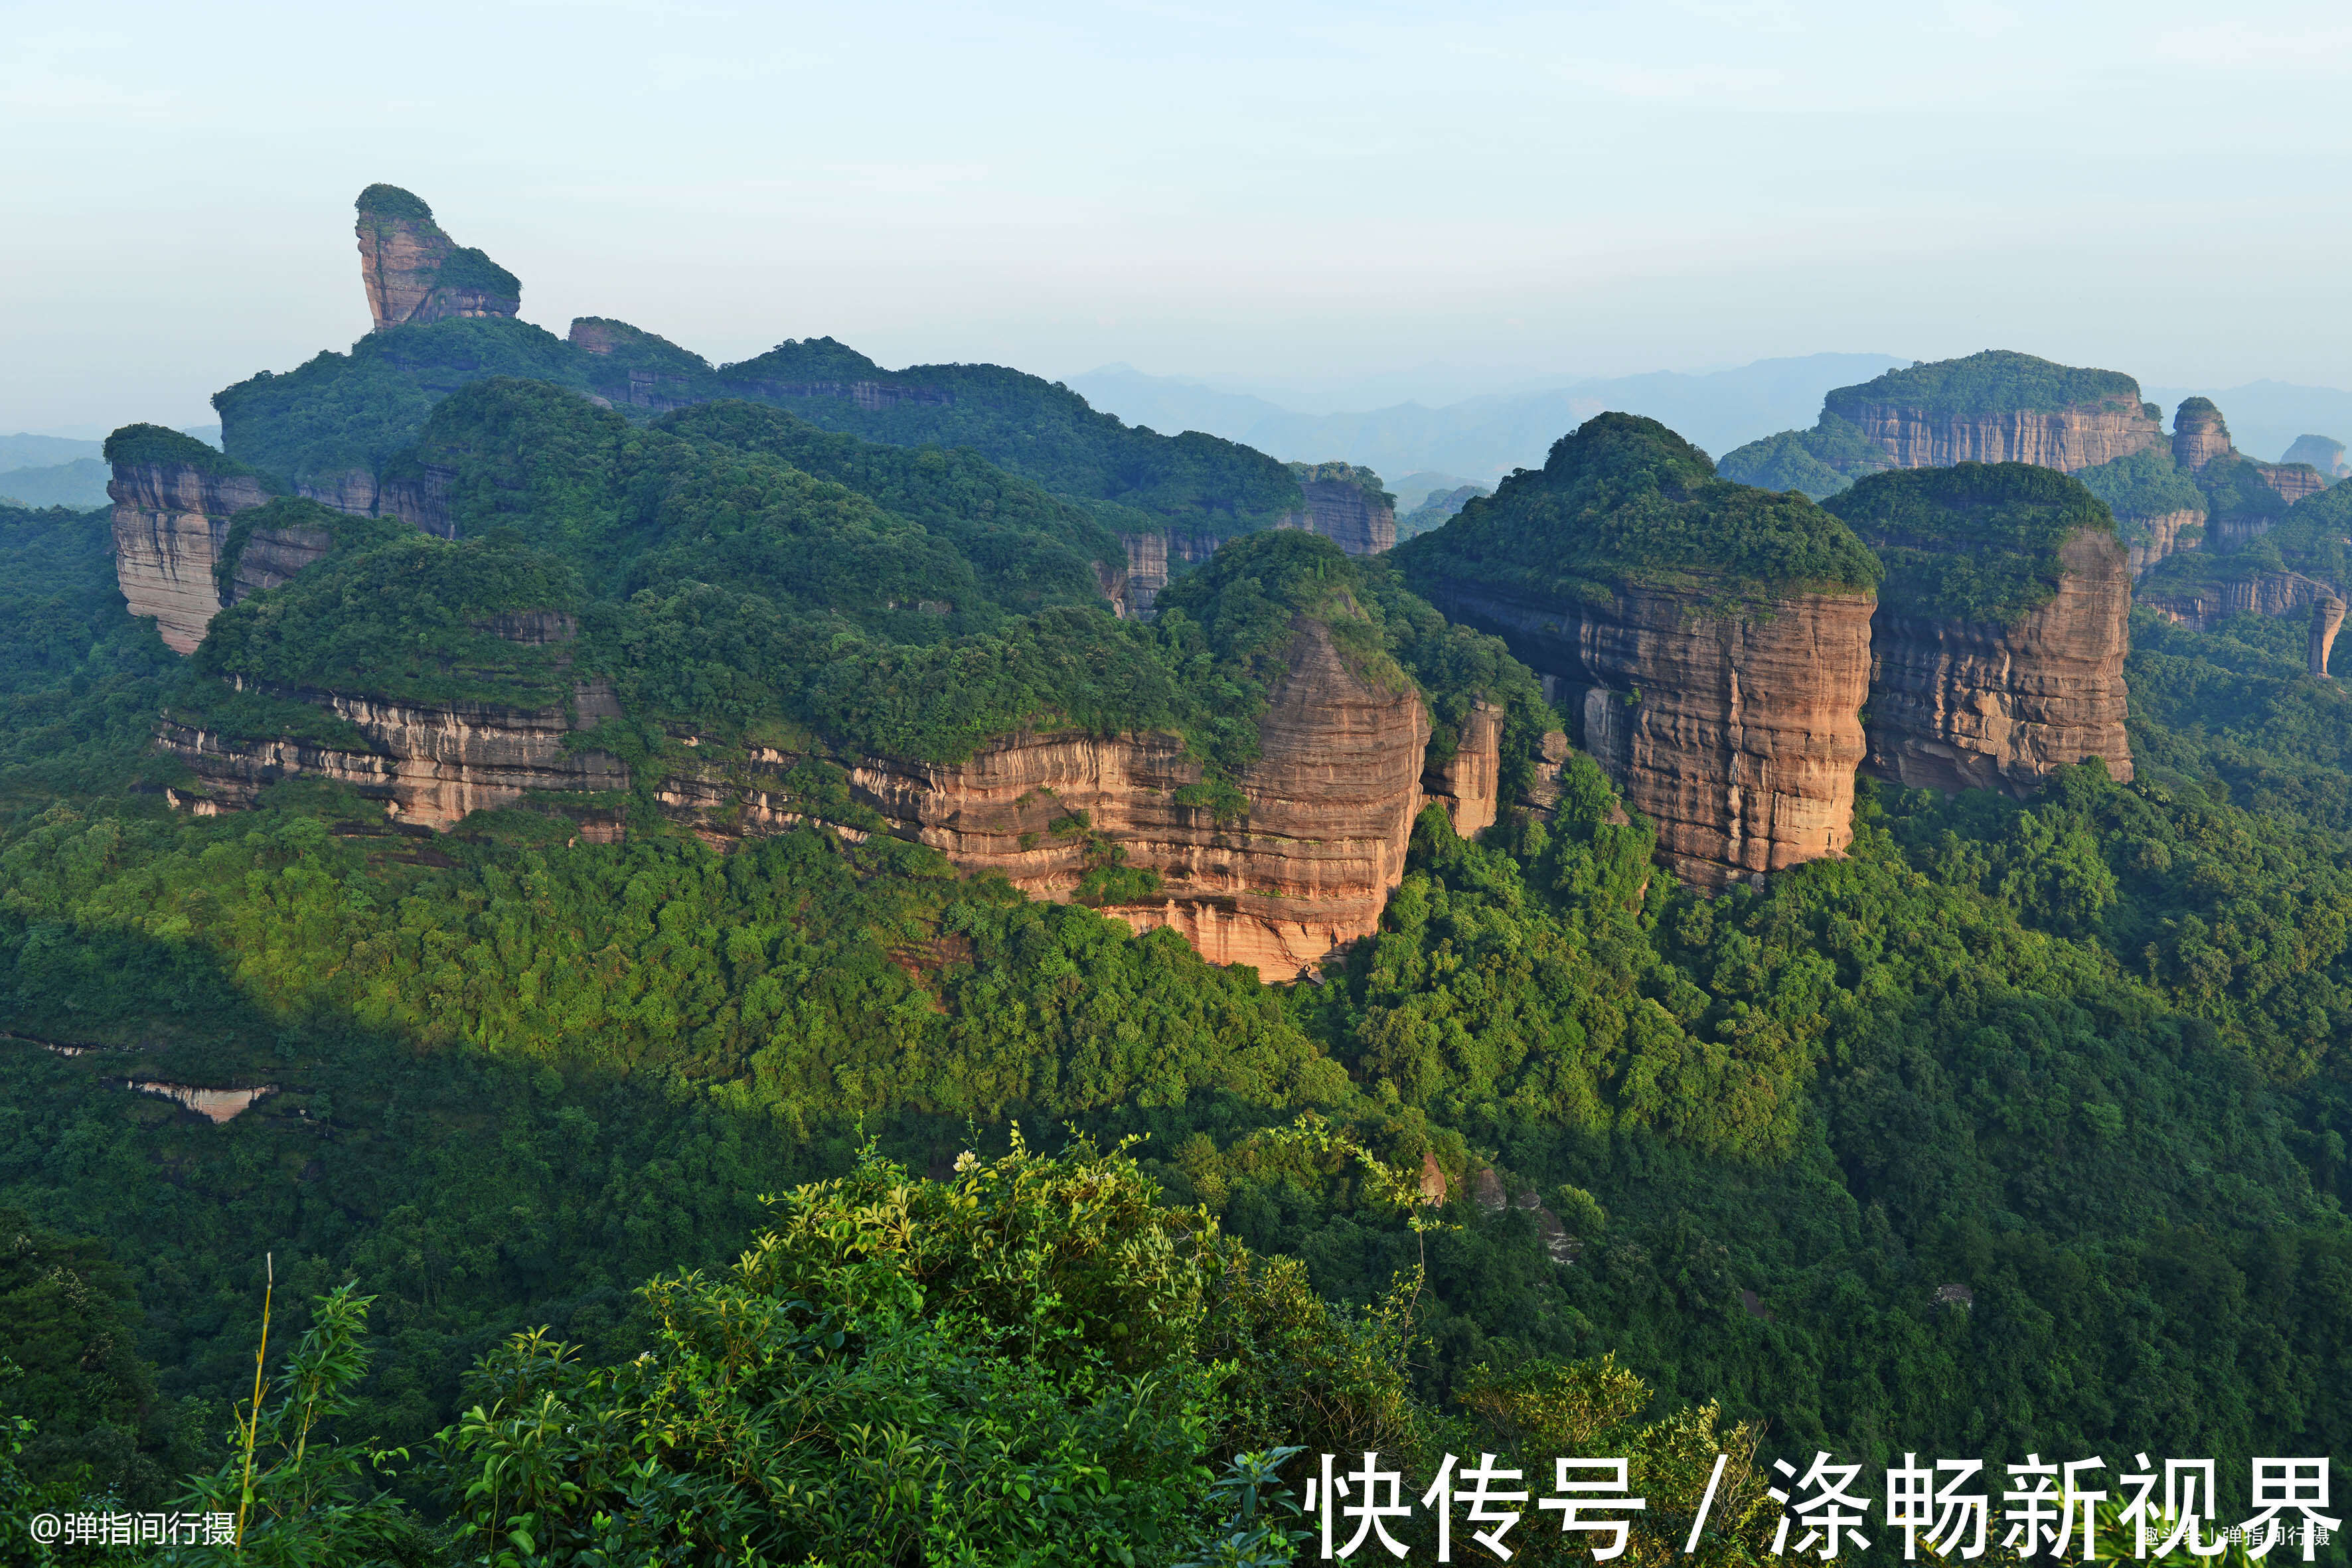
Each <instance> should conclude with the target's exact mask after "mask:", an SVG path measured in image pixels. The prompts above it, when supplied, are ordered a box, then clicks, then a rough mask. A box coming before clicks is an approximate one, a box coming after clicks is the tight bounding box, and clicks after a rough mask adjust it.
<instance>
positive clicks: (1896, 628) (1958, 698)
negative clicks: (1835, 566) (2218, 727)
mask: <svg viewBox="0 0 2352 1568" xmlns="http://www.w3.org/2000/svg"><path fill="white" fill-rule="evenodd" d="M2060 559H2061V561H2062V562H2063V565H2064V569H2065V570H2064V575H2063V576H2062V577H2061V578H2060V580H2059V585H2058V595H2057V597H2056V598H2055V599H2053V600H2052V601H2051V602H2050V603H2049V604H2048V605H2044V606H2042V608H2040V609H2037V610H2034V611H2032V612H2031V613H2030V614H2028V615H2026V616H2022V617H2021V618H2020V619H2018V620H2016V621H2014V622H2011V623H2010V624H2008V625H2006V626H2003V625H2000V624H1996V623H1987V622H1983V621H1974V620H1965V619H1946V618H1937V617H1929V616H1904V615H1898V614H1895V613H1892V612H1890V611H1889V610H1887V609H1885V608H1884V607H1882V608H1881V609H1880V611H1879V612H1878V615H1877V616H1876V617H1875V618H1874V622H1873V625H1872V627H1871V679H1870V727H1869V742H1870V754H1869V759H1868V763H1867V765H1868V766H1869V768H1870V770H1871V771H1872V772H1873V773H1878V774H1880V775H1882V776H1884V777H1886V778H1890V779H1893V780H1895V782H1897V783H1899V784H1908V785H1910V786H1912V787H1914V788H1928V789H1940V790H1948V791H1949V790H1961V789H2006V790H2008V791H2009V792H2010V793H2011V794H2013V795H2027V794H2031V793H2032V791H2033V790H2035V789H2037V788H2039V787H2040V786H2041V784H2042V780H2043V779H2044V778H2046V777H2047V776H2048V775H2049V773H2050V772H2051V771H2052V770H2053V769H2054V768H2056V767H2058V766H2060V765H2061V764H2063V763H2078V762H2081V761H2083V760H2084V758H2086V757H2094V756H2095V757H2099V758H2103V759H2104V760H2105V763H2106V765H2107V771H2108V772H2109V773H2111V774H2113V775H2114V776H2115V777H2116V778H2118V779H2129V778H2130V777H2131V776H2132V760H2131V743H2130V742H2129V740H2128V739H2127V737H2126V734H2125V731H2124V716H2125V715H2124V710H2125V689H2124V655H2125V653H2126V651H2127V648H2128V644H2129V637H2128V623H2129V620H2130V616H2131V574H2130V570H2129V567H2128V565H2127V563H2126V554H2125V552H2124V549H2123V547H2122V546H2121V545H2119V544H2117V543H2116V541H2115V539H2114V538H2113V536H2111V535H2109V534H2106V533H2103V532H2097V531H2087V530H2086V531H2083V532H2080V533H2078V534H2076V535H2075V536H2074V538H2073V539H2071V540H2069V541H2068V542H2067V543H2066V544H2065V546H2064V548H2063V551H2062V552H2061V556H2060Z"/></svg>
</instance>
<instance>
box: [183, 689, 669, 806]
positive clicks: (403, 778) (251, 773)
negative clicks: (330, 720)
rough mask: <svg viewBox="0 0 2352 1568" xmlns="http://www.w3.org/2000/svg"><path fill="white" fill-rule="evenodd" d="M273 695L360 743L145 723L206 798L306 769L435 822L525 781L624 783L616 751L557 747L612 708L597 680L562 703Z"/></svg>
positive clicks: (491, 801)
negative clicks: (347, 730) (314, 712)
mask: <svg viewBox="0 0 2352 1568" xmlns="http://www.w3.org/2000/svg"><path fill="white" fill-rule="evenodd" d="M280 695H283V696H289V697H292V698H295V699H297V700H302V701H306V702H310V703H312V704H314V705H316V706H318V707H320V708H323V709H325V710H328V711H329V712H331V713H333V714H334V715H336V716H337V717H338V718H341V719H344V720H347V721H350V722H351V724H352V726H353V727H354V728H355V729H356V730H357V731H359V733H360V734H361V735H362V737H364V741H365V744H364V747H363V748H362V747H359V746H333V745H326V744H320V743H317V742H301V741H289V740H266V741H253V740H243V739H238V738H235V737H229V736H224V735H222V734H220V733H218V732H217V731H207V730H204V729H200V728H197V727H194V726H192V725H188V724H183V723H177V722H173V721H168V720H167V721H165V722H164V723H163V725H162V726H161V728H160V729H159V730H158V731H157V733H158V737H159V739H160V741H161V743H162V745H163V749H164V750H166V751H169V752H172V753H173V754H174V755H176V756H177V757H178V758H179V759H180V760H181V761H182V762H184V763H186V764H187V765H188V768H189V770H190V771H191V772H192V773H194V774H195V775H196V776H197V777H198V778H199V779H201V780H202V781H203V784H204V793H203V795H202V797H201V798H202V799H203V800H204V801H205V802H206V803H208V804H209V805H212V806H213V807H214V808H215V809H218V808H220V807H223V806H230V807H237V806H247V805H252V804H253V802H254V800H255V798H256V797H257V796H258V795H260V793H261V792H262V791H263V790H264V789H266V788H268V786H269V785H271V784H276V783H277V782H278V781H279V780H280V779H284V778H289V777H293V776H295V775H298V774H308V775H310V776H314V777H320V778H328V779H332V780H334V781H335V782H336V783H338V784H347V785H349V786H350V787H352V789H354V790H356V791H358V792H359V793H360V794H361V795H365V796H366V797H367V798H369V799H371V800H380V801H382V802H383V804H384V809H385V811H386V813H387V814H388V815H390V816H396V817H399V818H402V819H404V820H406V821H411V822H417V823H422V824H424V825H425V826H430V827H436V828H441V827H448V826H452V825H453V824H455V823H457V821H458V820H459V819H461V818H463V817H464V816H466V815H467V813H468V812H474V811H482V810H488V809H491V808H494V807H498V806H503V805H513V804H515V803H516V802H517V801H519V800H520V799H521V798H522V796H523V793H524V792H525V791H527V790H555V791H562V792H567V793H578V792H583V791H601V790H618V789H625V788H626V787H627V786H628V782H629V779H628V772H627V770H626V769H625V767H624V766H623V765H622V764H621V763H620V762H619V761H618V760H617V759H616V758H614V757H613V756H610V755H609V754H607V753H604V752H595V751H586V750H574V751H566V750H565V749H564V743H563V742H564V737H565V736H566V735H567V734H569V733H571V732H572V731H574V730H579V729H593V727H594V726H595V725H596V724H597V723H598V722H599V721H602V720H604V719H607V718H613V717H615V716H617V715H618V714H619V712H620V709H619V706H618V705H617V704H616V703H615V702H614V700H613V694H612V691H611V689H610V688H608V687H606V686H604V684H603V683H602V682H583V684H582V685H581V686H580V687H579V689H577V690H576V691H575V692H574V693H573V698H572V701H571V702H570V703H568V704H564V705H562V706H558V707H552V708H541V709H528V708H499V707H490V706H487V705H476V704H460V705H457V706H453V707H446V708H444V707H428V706H425V705H421V704H416V703H406V702H394V701H387V700H383V699H381V698H374V697H355V696H348V695H344V694H342V693H340V692H323V691H299V692H285V693H280Z"/></svg>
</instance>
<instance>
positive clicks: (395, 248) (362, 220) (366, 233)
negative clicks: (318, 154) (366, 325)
mask: <svg viewBox="0 0 2352 1568" xmlns="http://www.w3.org/2000/svg"><path fill="white" fill-rule="evenodd" d="M355 232H356V233H357V235H358V237H359V244H360V285H361V287H362V289H364V290H365V291H366V293H367V302H368V314H369V315H370V316H371V317H372V318H373V320H374V322H375V330H376V331H383V330H384V329H386V328H387V327H401V326H421V325H423V324H425V322H428V321H447V320H449V319H450V318H451V317H454V316H512V315H514V314H515V313H516V312H517V311H518V310H520V309H521V308H522V297H521V293H520V289H519V287H515V286H514V279H513V278H512V276H511V275H509V274H507V273H504V272H503V271H502V270H501V269H499V268H495V267H492V266H490V265H489V260H488V258H487V257H484V256H483V255H482V254H481V253H480V252H479V251H465V252H462V253H461V252H460V251H459V250H458V248H457V244H456V242H455V241H453V240H451V239H450V237H448V236H447V235H446V234H445V233H443V232H442V229H441V226H440V225H439V224H437V223H435V222H434V221H433V209H432V208H430V207H428V206H426V205H425V204H424V203H422V202H420V201H418V200H417V199H416V198H415V196H413V195H409V194H408V193H407V192H405V191H399V190H394V189H391V188H390V187H386V186H379V185H371V186H369V187H368V188H367V189H366V190H365V191H362V193H360V202H359V223H358V226H357V228H356V231H355ZM452 257H457V258H459V259H460V260H468V259H470V261H472V262H475V263H478V264H479V265H477V266H467V267H462V268H452V267H451V266H450V258H452Z"/></svg>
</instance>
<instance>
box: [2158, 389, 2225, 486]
mask: <svg viewBox="0 0 2352 1568" xmlns="http://www.w3.org/2000/svg"><path fill="white" fill-rule="evenodd" d="M2229 450H2230V426H2229V425H2228V423H2227V422H2226V421H2224V420H2223V419H2222V417H2221V410H2220V409H2219V408H2216V407H2214V406H2213V400H2212V399H2211V398H2210V397H2189V398H2184V399H2182V400H2181V404H2180V406H2179V409H2178V410H2176V411H2175V412H2174V414H2173V416H2172V460H2173V462H2175V463H2176V464H2178V465H2179V466H2180V467H2181V468H2187V469H2188V470H2189V472H2190V473H2195V472H2196V471H2197V470H2198V469H2200V468H2203V467H2204V466H2205V465H2206V464H2208V463H2210V462H2211V461H2212V460H2213V459H2214V458H2219V457H2222V456H2224V455H2226V454H2227V453H2228V452H2229Z"/></svg>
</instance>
